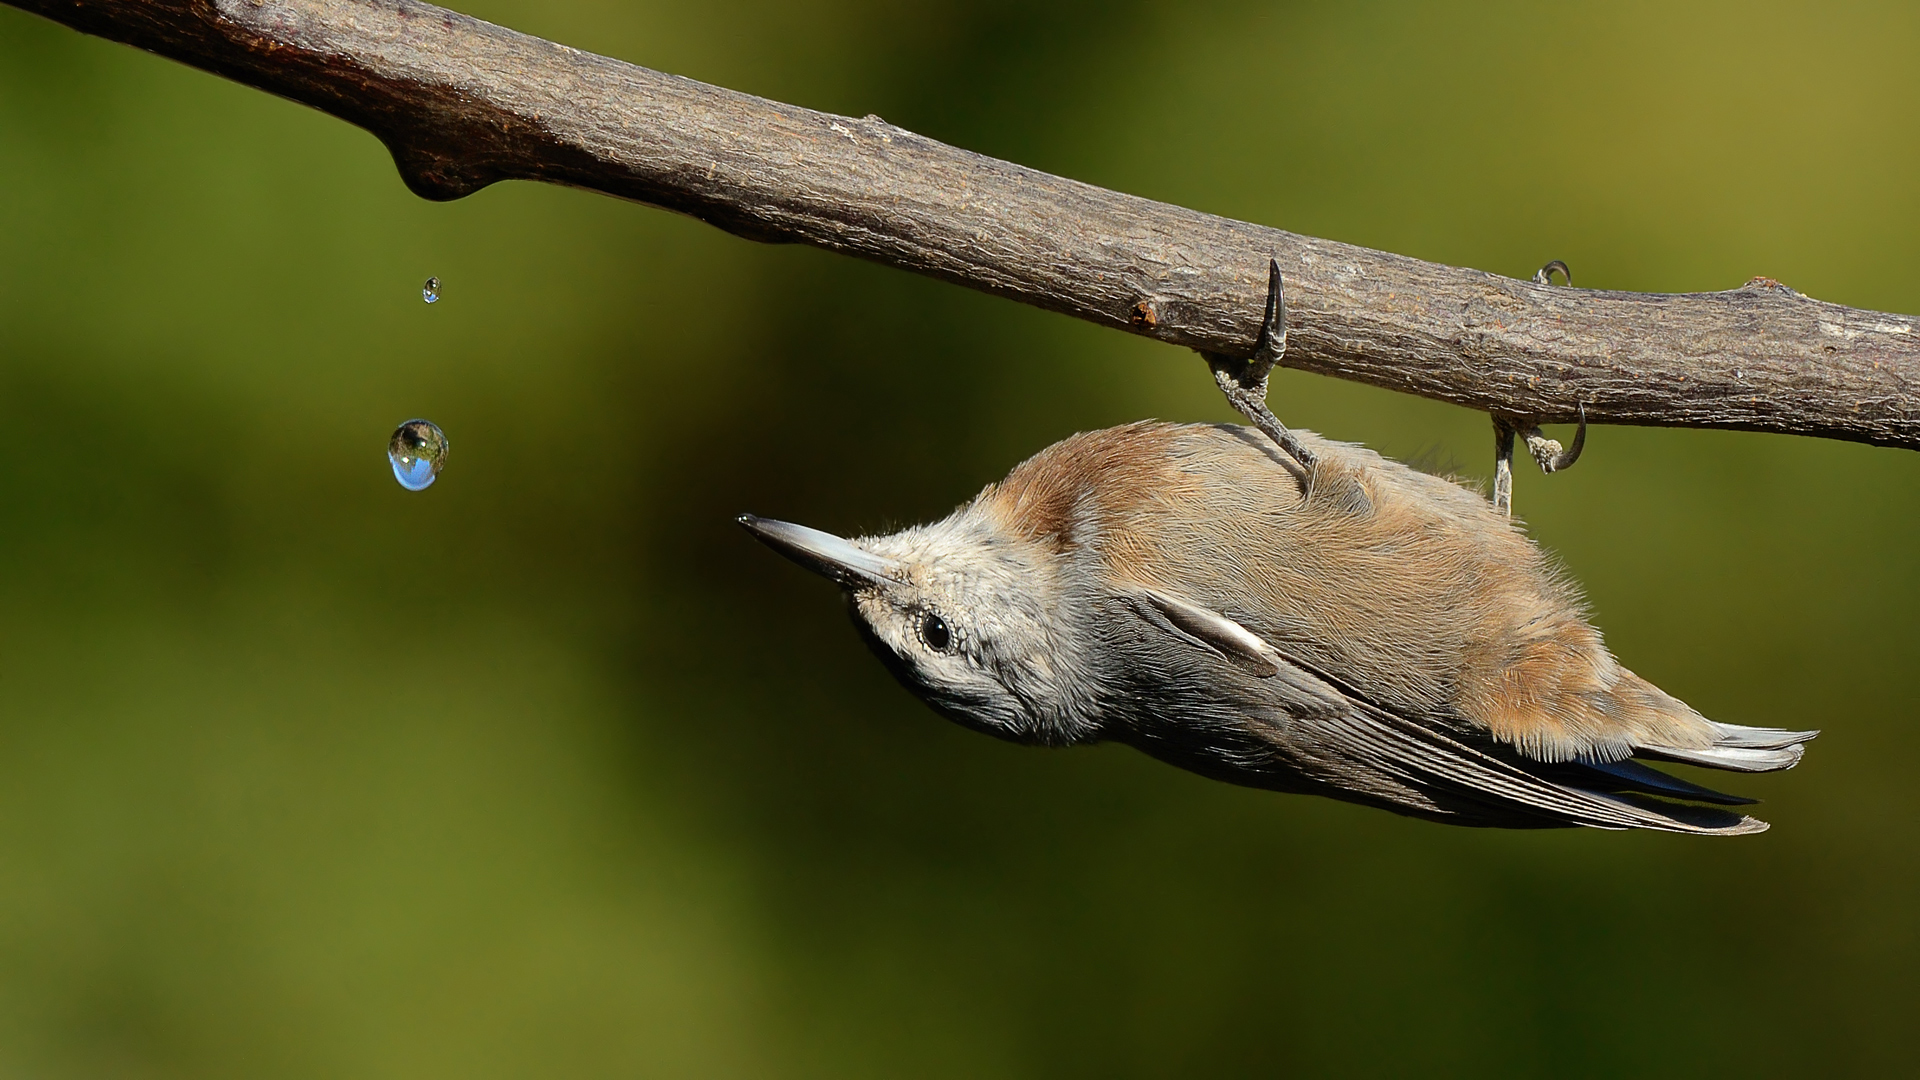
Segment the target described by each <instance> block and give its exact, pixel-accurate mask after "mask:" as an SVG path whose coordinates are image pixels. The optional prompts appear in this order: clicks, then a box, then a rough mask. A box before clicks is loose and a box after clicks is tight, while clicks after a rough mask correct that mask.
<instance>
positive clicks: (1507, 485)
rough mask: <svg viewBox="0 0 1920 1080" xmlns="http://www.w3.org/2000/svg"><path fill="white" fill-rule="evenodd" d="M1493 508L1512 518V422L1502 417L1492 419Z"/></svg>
mask: <svg viewBox="0 0 1920 1080" xmlns="http://www.w3.org/2000/svg"><path fill="white" fill-rule="evenodd" d="M1536 430H1537V429H1536ZM1493 508H1494V509H1495V510H1498V511H1499V512H1501V513H1502V514H1505V515H1507V516H1508V517H1512V516H1513V422H1512V421H1510V420H1508V419H1506V418H1505V417H1502V416H1496V417H1494V418H1493Z"/></svg>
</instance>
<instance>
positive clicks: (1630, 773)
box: [1573, 758, 1759, 806]
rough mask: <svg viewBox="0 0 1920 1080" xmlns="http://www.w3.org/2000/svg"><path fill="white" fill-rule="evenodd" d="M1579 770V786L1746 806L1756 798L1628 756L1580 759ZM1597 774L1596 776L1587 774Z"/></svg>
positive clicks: (1577, 782)
mask: <svg viewBox="0 0 1920 1080" xmlns="http://www.w3.org/2000/svg"><path fill="white" fill-rule="evenodd" d="M1579 768H1580V770H1581V771H1582V772H1585V773H1587V774H1589V775H1588V776H1587V777H1586V778H1585V781H1584V784H1582V781H1581V780H1575V781H1573V782H1574V783H1575V784H1582V786H1598V787H1602V788H1604V789H1605V790H1610V791H1623V792H1639V793H1641V794H1645V795H1664V796H1666V797H1668V798H1672V799H1691V800H1693V801H1695V802H1709V803H1719V804H1720V805H1722V806H1747V805H1751V804H1752V803H1755V802H1758V801H1759V800H1757V799H1749V798H1746V797H1744V796H1740V795H1729V794H1727V793H1726V792H1724V791H1715V790H1713V789H1712V788H1709V787H1701V786H1700V785H1699V784H1693V783H1689V782H1687V781H1685V780H1682V779H1680V778H1679V777H1677V776H1668V775H1667V774H1666V773H1663V772H1661V771H1660V770H1658V769H1651V768H1648V767H1647V766H1645V765H1642V764H1641V763H1639V762H1637V761H1634V760H1633V759H1632V758H1628V759H1627V760H1625V761H1582V762H1580V763H1579ZM1596 773H1597V774H1598V775H1597V776H1594V775H1591V774H1596Z"/></svg>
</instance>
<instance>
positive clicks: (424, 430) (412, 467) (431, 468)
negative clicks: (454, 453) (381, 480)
mask: <svg viewBox="0 0 1920 1080" xmlns="http://www.w3.org/2000/svg"><path fill="white" fill-rule="evenodd" d="M387 460H388V461H390V462H392V463H393V478H394V479H395V480H398V481H400V486H401V487H403V488H406V489H407V490H408V491H425V490H426V489H428V488H430V487H432V486H433V480H434V478H435V477H437V476H439V475H440V467H441V466H442V465H445V464H446V463H447V437H446V435H444V434H442V433H441V431H440V429H439V428H437V427H435V426H434V425H433V422H432V421H431V420H409V421H407V422H406V423H404V424H401V425H400V426H399V427H397V428H394V429H393V439H392V441H390V442H388V443H387Z"/></svg>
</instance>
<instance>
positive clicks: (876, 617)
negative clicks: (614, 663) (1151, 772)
mask: <svg viewBox="0 0 1920 1080" xmlns="http://www.w3.org/2000/svg"><path fill="white" fill-rule="evenodd" d="M739 520H740V524H741V525H744V526H745V527H746V529H747V531H748V532H750V533H752V534H753V535H754V536H755V537H756V538H758V539H759V540H760V541H761V542H762V543H764V544H766V545H767V546H768V547H770V548H772V549H774V550H775V551H777V552H779V553H780V554H782V555H785V556H786V557H787V558H789V559H792V560H793V561H794V562H796V563H799V564H800V565H801V566H804V567H806V568H807V569H809V570H812V571H814V572H815V573H818V574H820V575H822V576H824V577H826V578H829V579H831V580H833V581H834V582H836V583H838V584H839V585H840V587H841V588H842V589H844V590H845V591H846V594H847V598H848V602H849V607H850V608H851V610H852V613H853V621H854V624H855V625H856V626H857V627H858V628H859V630H860V633H861V636H862V637H864V638H865V639H866V641H867V644H868V646H869V647H870V648H872V649H873V651H874V653H875V655H877V656H878V657H879V658H880V659H881V661H882V662H884V663H885V664H886V665H887V668H888V669H889V670H891V671H892V672H893V674H894V676H895V677H896V678H898V679H899V680H900V682H901V683H902V684H904V685H905V686H906V687H907V688H908V689H909V690H912V691H913V692H914V693H915V694H917V695H919V696H920V698H921V699H922V700H924V701H926V702H927V703H928V704H929V705H932V706H933V707H934V708H935V709H937V710H938V711H939V712H941V713H942V714H943V715H945V716H947V717H948V718H950V719H952V720H954V721H956V722H958V723H960V724H963V725H965V726H967V727H970V728H973V729H975V730H978V731H982V732H985V733H987V734H989V735H996V736H999V737H1000V738H1003V739H1010V740H1013V741H1015V742H1024V743H1042V744H1050V745H1063V744H1067V743H1072V742H1078V741H1080V740H1083V739H1086V738H1089V737H1092V736H1093V735H1094V734H1095V729H1096V725H1095V723H1094V721H1092V720H1091V719H1090V718H1089V717H1088V715H1087V702H1086V701H1085V694H1084V692H1076V689H1077V688H1078V687H1079V686H1080V684H1081V681H1082V680H1081V679H1080V673H1081V669H1082V667H1083V659H1082V653H1083V651H1084V650H1083V649H1082V648H1080V647H1079V645H1078V642H1077V638H1078V634H1077V633H1076V632H1075V630H1076V626H1077V624H1078V620H1077V618H1076V608H1077V607H1078V604H1077V603H1076V601H1075V598H1074V597H1073V595H1072V594H1071V591H1070V590H1069V589H1068V588H1066V575H1065V574H1063V573H1062V572H1061V569H1062V568H1061V567H1060V566H1059V565H1058V563H1059V559H1060V556H1059V555H1058V554H1057V553H1055V552H1052V551H1048V550H1046V549H1044V548H1043V547H1041V546H1040V545H1037V544H1034V543H1033V542H1031V541H1030V540H1028V539H1026V538H1024V537H1021V536H1018V535H1016V534H1014V533H1013V532H1011V531H1010V530H1007V529H1005V528H1002V527H1001V526H1000V523H999V522H998V521H997V520H996V519H995V517H994V515H993V514H992V513H991V512H990V510H988V509H984V508H982V507H981V504H979V503H975V504H973V505H972V506H969V507H963V508H962V509H961V510H959V511H957V512H955V513H954V514H953V516H951V517H949V518H947V519H946V520H944V521H940V522H936V523H934V524H931V525H920V526H915V527H912V528H908V529H902V530H901V531H899V532H896V533H890V534H888V535H886V536H875V537H862V538H859V539H855V540H847V539H843V538H841V537H838V536H835V535H833V534H832V533H826V532H821V531H820V530H818V529H809V528H807V527H806V526H804V525H793V524H789V523H787V522H784V521H772V520H769V519H766V518H759V517H754V516H753V515H751V514H747V515H742V516H741V518H740V519H739Z"/></svg>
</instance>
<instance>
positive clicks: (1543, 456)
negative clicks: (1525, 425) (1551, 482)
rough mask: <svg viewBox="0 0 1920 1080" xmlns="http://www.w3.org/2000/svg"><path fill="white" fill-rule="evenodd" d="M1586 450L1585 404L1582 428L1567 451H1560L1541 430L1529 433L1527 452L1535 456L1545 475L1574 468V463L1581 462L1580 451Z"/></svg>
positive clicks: (1582, 408)
mask: <svg viewBox="0 0 1920 1080" xmlns="http://www.w3.org/2000/svg"><path fill="white" fill-rule="evenodd" d="M1586 448H1587V406H1586V405H1585V403H1582V404H1581V405H1580V427H1579V429H1578V430H1576V431H1575V432H1574V433H1573V445H1572V446H1569V447H1567V448H1566V449H1565V450H1562V449H1560V444H1559V443H1558V442H1556V441H1554V440H1553V439H1549V438H1547V437H1546V436H1545V435H1543V434H1541V432H1540V429H1539V428H1537V427H1536V428H1531V429H1529V430H1528V431H1527V452H1528V453H1530V454H1532V455H1533V460H1534V461H1535V462H1536V463H1538V464H1539V466H1540V471H1541V472H1543V473H1557V472H1560V471H1561V470H1563V469H1570V468H1572V467H1573V463H1574V462H1576V461H1579V460H1580V451H1582V450H1584V449H1586Z"/></svg>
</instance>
